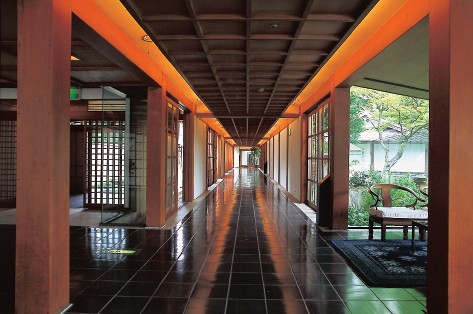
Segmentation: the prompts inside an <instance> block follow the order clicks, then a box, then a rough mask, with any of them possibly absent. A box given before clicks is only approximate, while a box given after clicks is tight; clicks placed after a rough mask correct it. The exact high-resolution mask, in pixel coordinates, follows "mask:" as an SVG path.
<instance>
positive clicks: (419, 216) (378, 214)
mask: <svg viewBox="0 0 473 314" xmlns="http://www.w3.org/2000/svg"><path fill="white" fill-rule="evenodd" d="M396 189H397V190H402V191H404V192H406V193H407V194H408V195H411V196H412V199H413V203H412V204H407V205H403V206H393V200H392V195H391V191H392V190H396ZM378 190H379V191H380V193H377V191H378ZM369 192H370V194H371V196H372V197H373V198H374V200H375V203H374V204H373V205H371V207H370V217H369V239H370V240H372V239H373V224H374V223H375V222H376V223H378V224H380V225H381V241H386V226H387V225H395V226H402V227H403V238H404V240H407V233H408V227H409V226H411V225H412V221H413V220H427V219H428V211H427V210H422V209H418V210H416V209H415V208H414V206H415V205H416V204H417V202H418V201H421V202H425V201H424V200H423V199H421V198H419V197H418V196H417V195H416V193H414V191H412V190H411V189H409V188H407V187H404V186H400V185H396V184H383V183H381V184H374V185H372V186H371V187H370V188H369ZM379 204H381V206H379Z"/></svg>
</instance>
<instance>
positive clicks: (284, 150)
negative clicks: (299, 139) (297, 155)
mask: <svg viewBox="0 0 473 314" xmlns="http://www.w3.org/2000/svg"><path fill="white" fill-rule="evenodd" d="M279 136H280V137H281V142H280V145H279V146H280V152H281V153H280V164H281V168H280V169H279V172H280V176H279V178H280V180H279V183H280V184H281V185H282V186H283V187H284V188H285V189H286V190H287V180H286V179H287V178H286V176H287V128H286V129H284V130H282V131H281V133H279Z"/></svg>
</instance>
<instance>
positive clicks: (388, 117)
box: [351, 87, 429, 178]
mask: <svg viewBox="0 0 473 314" xmlns="http://www.w3.org/2000/svg"><path fill="white" fill-rule="evenodd" d="M351 90H352V93H353V94H354V96H353V98H355V99H358V100H357V101H358V103H359V104H357V106H358V105H359V106H361V105H363V106H364V109H361V108H359V109H357V110H358V111H357V113H356V114H355V116H356V117H358V118H362V119H364V120H365V121H366V122H367V124H368V125H369V129H372V130H375V131H376V132H377V134H378V141H379V143H380V144H381V147H382V148H383V150H384V167H383V172H382V176H383V178H386V177H388V176H389V173H390V172H391V169H392V167H393V166H394V165H395V164H396V163H397V162H398V161H399V159H401V157H402V155H403V153H404V149H405V147H406V145H407V144H408V143H409V141H410V140H411V139H412V137H413V136H415V135H416V134H418V133H419V132H421V131H422V130H427V129H428V125H429V103H428V101H427V100H424V99H419V98H414V97H408V96H402V95H397V94H391V93H386V92H381V91H377V90H372V89H366V88H360V87H352V89H351ZM360 99H361V100H360ZM388 128H395V129H396V130H397V132H398V138H397V143H398V144H399V147H398V148H397V150H396V151H395V152H391V149H392V147H390V146H389V145H387V141H388V139H387V138H386V132H385V131H386V130H387V129H388Z"/></svg>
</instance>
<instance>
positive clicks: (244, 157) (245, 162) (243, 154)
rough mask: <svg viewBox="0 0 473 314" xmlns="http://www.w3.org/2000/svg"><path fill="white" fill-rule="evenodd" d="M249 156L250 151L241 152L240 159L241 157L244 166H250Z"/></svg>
mask: <svg viewBox="0 0 473 314" xmlns="http://www.w3.org/2000/svg"><path fill="white" fill-rule="evenodd" d="M248 155H249V151H247V150H243V151H241V154H240V157H241V165H242V166H248Z"/></svg>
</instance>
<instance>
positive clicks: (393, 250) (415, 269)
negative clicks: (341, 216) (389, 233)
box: [329, 240, 427, 287]
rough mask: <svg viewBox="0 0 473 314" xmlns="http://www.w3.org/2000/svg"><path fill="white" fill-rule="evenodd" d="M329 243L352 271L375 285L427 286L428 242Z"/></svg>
mask: <svg viewBox="0 0 473 314" xmlns="http://www.w3.org/2000/svg"><path fill="white" fill-rule="evenodd" d="M329 244H330V245H331V246H332V247H333V248H334V249H335V250H336V251H337V252H338V253H339V254H340V255H341V256H342V257H343V258H344V259H345V260H346V262H347V263H348V264H349V265H350V266H351V267H352V268H353V271H355V272H356V274H357V275H358V276H359V277H360V278H361V279H362V280H363V281H364V282H365V284H367V285H368V286H372V287H425V286H426V277H427V269H426V268H427V243H426V242H418V241H416V245H415V247H414V251H411V241H409V240H403V241H393V240H388V241H386V242H381V241H374V240H371V241H370V240H333V241H329Z"/></svg>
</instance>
